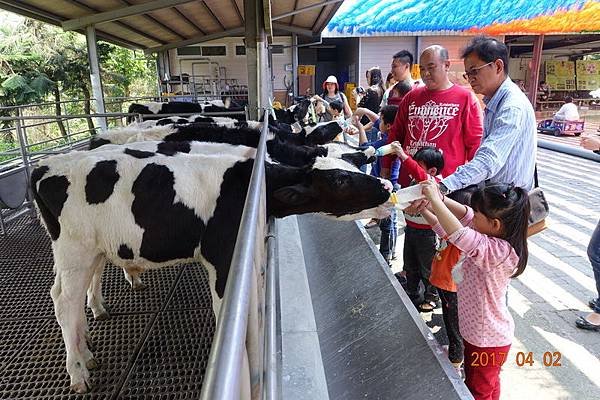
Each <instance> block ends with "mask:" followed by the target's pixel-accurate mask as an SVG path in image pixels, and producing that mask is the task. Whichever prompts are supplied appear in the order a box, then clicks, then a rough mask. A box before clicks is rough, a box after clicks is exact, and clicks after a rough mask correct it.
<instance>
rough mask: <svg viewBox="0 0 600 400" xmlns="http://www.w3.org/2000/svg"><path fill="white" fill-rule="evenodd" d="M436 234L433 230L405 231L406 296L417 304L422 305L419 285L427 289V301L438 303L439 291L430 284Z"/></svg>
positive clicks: (409, 229) (407, 228) (413, 229)
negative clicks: (421, 284)
mask: <svg viewBox="0 0 600 400" xmlns="http://www.w3.org/2000/svg"><path fill="white" fill-rule="evenodd" d="M435 244H436V238H435V232H434V231H432V230H431V229H415V228H412V227H410V226H407V227H406V228H405V229H404V271H406V294H408V296H409V297H410V299H411V300H412V301H413V303H415V304H419V303H420V295H419V283H420V282H422V283H423V286H424V287H425V293H424V297H425V301H437V299H438V294H437V289H436V288H435V286H433V285H432V284H431V283H430V282H429V276H430V275H431V262H432V261H433V256H434V255H435Z"/></svg>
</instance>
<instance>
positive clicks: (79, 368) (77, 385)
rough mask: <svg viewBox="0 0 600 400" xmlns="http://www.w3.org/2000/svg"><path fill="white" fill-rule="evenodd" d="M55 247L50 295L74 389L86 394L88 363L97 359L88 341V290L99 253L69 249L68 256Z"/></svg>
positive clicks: (88, 385)
mask: <svg viewBox="0 0 600 400" xmlns="http://www.w3.org/2000/svg"><path fill="white" fill-rule="evenodd" d="M54 250H55V251H54V259H55V264H54V271H55V273H56V276H55V278H54V285H53V286H52V289H51V290H50V295H51V296H52V300H53V302H54V313H55V315H56V320H57V321H58V324H59V325H60V327H61V330H62V336H63V340H64V342H65V348H66V351H67V372H68V373H69V377H70V378H71V389H72V390H74V391H75V392H77V393H85V392H86V391H87V390H88V388H89V387H90V384H89V377H90V375H89V371H88V369H87V367H86V364H90V360H93V355H92V353H91V352H90V351H89V349H88V348H87V343H86V334H85V333H86V330H87V322H86V319H85V310H84V304H85V292H86V288H87V287H88V286H89V284H90V281H91V279H92V275H93V274H94V266H95V263H97V256H96V257H94V256H90V255H89V254H90V253H89V252H87V254H86V252H85V251H81V250H80V251H70V252H65V254H68V256H64V255H63V254H62V253H61V251H60V250H57V249H56V248H55V249H54ZM71 250H72V249H71Z"/></svg>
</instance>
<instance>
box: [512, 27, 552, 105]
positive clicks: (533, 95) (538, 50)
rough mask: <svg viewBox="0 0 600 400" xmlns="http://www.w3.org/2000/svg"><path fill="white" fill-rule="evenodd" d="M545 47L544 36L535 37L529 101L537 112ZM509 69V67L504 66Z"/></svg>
mask: <svg viewBox="0 0 600 400" xmlns="http://www.w3.org/2000/svg"><path fill="white" fill-rule="evenodd" d="M543 47H544V35H538V36H536V37H535V41H534V42H533V58H532V59H531V66H530V71H529V72H530V73H529V77H530V81H529V85H528V89H529V101H530V102H531V105H532V106H533V109H534V110H535V106H536V102H537V91H538V80H539V77H540V65H541V64H542V49H543ZM504 68H507V66H504Z"/></svg>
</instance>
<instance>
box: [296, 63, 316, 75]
mask: <svg viewBox="0 0 600 400" xmlns="http://www.w3.org/2000/svg"><path fill="white" fill-rule="evenodd" d="M314 74H315V66H314V65H298V75H314Z"/></svg>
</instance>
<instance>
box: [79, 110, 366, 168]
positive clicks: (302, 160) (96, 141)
mask: <svg viewBox="0 0 600 400" xmlns="http://www.w3.org/2000/svg"><path fill="white" fill-rule="evenodd" d="M248 122H249V123H251V124H258V122H254V121H248ZM253 126H255V125H253ZM340 132H341V127H340V125H339V124H337V123H336V122H329V123H324V124H319V125H316V126H313V127H306V128H305V130H303V132H302V133H301V134H293V133H286V132H277V133H270V136H269V138H268V140H267V151H268V154H269V156H270V157H271V158H272V159H273V160H275V161H278V162H281V163H284V164H288V165H293V166H302V165H305V164H308V163H311V162H313V161H314V158H315V157H318V156H333V157H335V158H342V159H344V160H346V161H349V162H352V163H353V164H354V165H356V166H361V165H364V164H366V163H368V162H371V161H373V160H374V157H373V156H374V152H371V153H369V152H368V151H362V150H359V149H357V148H351V147H350V146H346V147H345V150H344V151H337V150H336V151H333V147H331V149H330V148H329V147H318V146H308V145H304V144H305V143H308V144H318V143H328V142H330V141H331V140H333V138H335V136H337V135H338V134H339V133H340ZM259 138H260V131H259V130H257V129H252V128H250V127H248V128H244V127H236V128H228V127H227V126H219V125H217V122H215V123H212V124H205V123H192V124H187V125H176V126H171V125H168V126H162V127H154V128H148V129H138V128H137V127H133V128H121V129H114V130H111V131H108V132H105V133H102V134H99V135H97V136H95V137H93V138H92V139H91V142H90V149H95V148H98V147H100V146H102V145H105V144H126V143H134V142H142V141H147V140H152V141H155V140H159V141H160V140H164V141H198V142H214V143H229V144H233V145H243V146H250V147H254V148H256V147H257V145H258V141H259ZM340 146H341V144H340Z"/></svg>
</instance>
